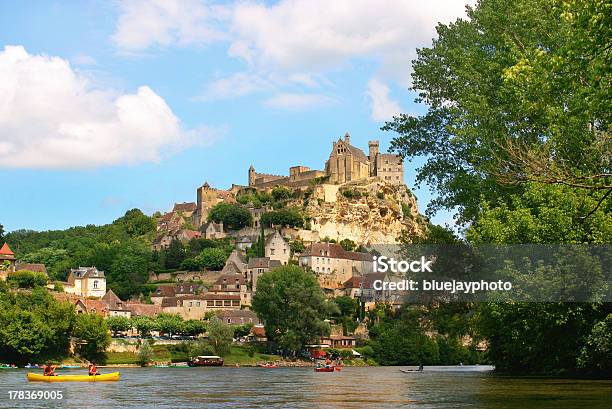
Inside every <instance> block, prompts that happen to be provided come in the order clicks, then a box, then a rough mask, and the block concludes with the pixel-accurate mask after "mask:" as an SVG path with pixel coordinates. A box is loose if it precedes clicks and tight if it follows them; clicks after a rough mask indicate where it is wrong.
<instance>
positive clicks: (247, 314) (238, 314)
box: [217, 310, 259, 320]
mask: <svg viewBox="0 0 612 409" xmlns="http://www.w3.org/2000/svg"><path fill="white" fill-rule="evenodd" d="M217 316H218V317H223V318H252V319H255V320H256V319H259V318H258V317H257V314H255V313H254V312H253V311H251V310H222V311H218V312H217Z"/></svg>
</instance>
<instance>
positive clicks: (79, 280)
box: [62, 266, 106, 298]
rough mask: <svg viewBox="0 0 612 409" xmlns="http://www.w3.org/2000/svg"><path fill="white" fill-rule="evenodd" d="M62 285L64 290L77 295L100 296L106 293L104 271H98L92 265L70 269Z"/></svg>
mask: <svg viewBox="0 0 612 409" xmlns="http://www.w3.org/2000/svg"><path fill="white" fill-rule="evenodd" d="M62 285H63V286H64V292H66V293H68V294H74V295H76V296H79V297H85V298H87V297H98V298H102V297H103V296H104V294H106V277H105V276H104V271H99V270H98V269H97V268H96V267H93V266H92V267H79V268H76V269H71V270H70V272H69V273H68V281H67V282H65V283H62Z"/></svg>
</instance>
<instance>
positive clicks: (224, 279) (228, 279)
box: [208, 274, 251, 306]
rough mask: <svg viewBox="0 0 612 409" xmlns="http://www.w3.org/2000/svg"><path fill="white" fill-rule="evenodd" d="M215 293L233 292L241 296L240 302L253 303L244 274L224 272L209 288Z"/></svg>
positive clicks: (248, 304)
mask: <svg viewBox="0 0 612 409" xmlns="http://www.w3.org/2000/svg"><path fill="white" fill-rule="evenodd" d="M208 292H209V293H213V294H231V295H238V296H239V297H240V304H241V305H243V306H250V305H251V292H250V291H248V289H247V282H246V279H245V278H244V276H243V275H242V274H224V275H222V276H221V277H219V278H218V279H217V281H215V282H214V284H213V285H212V287H211V288H210V289H209V290H208Z"/></svg>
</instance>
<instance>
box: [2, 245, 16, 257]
mask: <svg viewBox="0 0 612 409" xmlns="http://www.w3.org/2000/svg"><path fill="white" fill-rule="evenodd" d="M0 254H2V255H3V256H14V255H15V253H13V250H11V248H10V247H9V245H8V243H4V244H3V245H2V247H0Z"/></svg>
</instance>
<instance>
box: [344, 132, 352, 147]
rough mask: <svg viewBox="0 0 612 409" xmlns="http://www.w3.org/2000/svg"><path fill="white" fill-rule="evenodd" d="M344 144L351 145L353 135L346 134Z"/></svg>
mask: <svg viewBox="0 0 612 409" xmlns="http://www.w3.org/2000/svg"><path fill="white" fill-rule="evenodd" d="M344 142H346V144H347V145H350V144H351V135H350V134H349V133H348V132H347V133H345V134H344Z"/></svg>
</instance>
